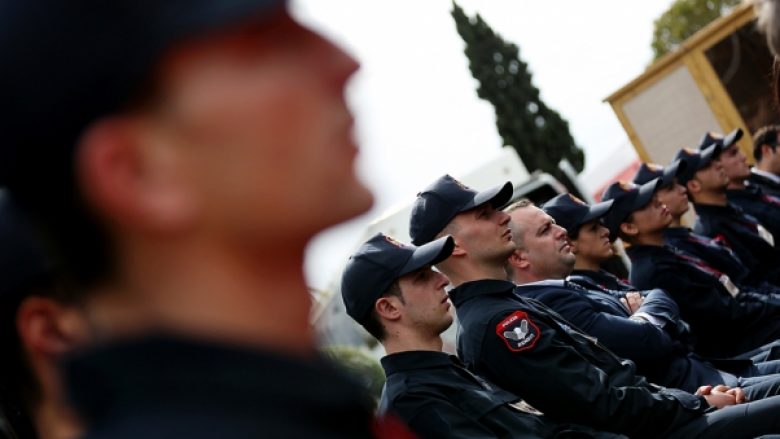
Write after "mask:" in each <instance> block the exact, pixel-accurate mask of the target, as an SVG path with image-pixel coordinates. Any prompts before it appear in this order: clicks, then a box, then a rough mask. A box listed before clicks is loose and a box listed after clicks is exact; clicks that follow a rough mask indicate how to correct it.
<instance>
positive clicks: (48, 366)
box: [0, 191, 88, 439]
mask: <svg viewBox="0 0 780 439" xmlns="http://www.w3.org/2000/svg"><path fill="white" fill-rule="evenodd" d="M27 221H28V218H26V217H25V215H24V214H23V213H22V212H19V211H18V209H16V208H15V206H14V205H13V203H12V201H11V200H10V197H9V196H8V194H7V193H6V192H5V191H0V352H2V358H3V360H2V361H0V413H1V414H2V416H3V417H4V418H5V420H6V421H7V427H8V430H9V431H8V432H7V433H6V434H7V437H9V438H23V439H27V438H38V439H75V438H76V437H78V436H79V434H80V432H81V423H80V422H79V421H78V420H77V418H76V416H75V415H74V413H73V410H72V409H71V408H70V406H69V404H68V403H67V401H66V398H65V395H64V391H63V388H62V381H61V379H60V374H59V372H58V370H57V363H56V362H57V360H59V359H60V358H61V357H62V356H63V355H65V354H66V353H67V352H70V351H72V350H74V349H76V348H77V347H78V346H80V345H83V344H84V343H86V342H87V338H88V337H87V334H88V331H87V328H86V319H85V316H84V312H83V309H82V307H81V303H80V301H79V300H78V298H77V297H75V296H74V295H73V294H71V293H68V292H67V291H66V290H65V289H64V288H62V287H61V286H60V285H58V284H57V282H56V273H55V270H54V267H53V266H52V264H51V262H50V259H49V258H48V257H46V255H45V253H44V249H43V246H42V243H41V241H40V239H39V238H38V237H37V236H36V235H35V233H34V231H33V230H32V228H31V226H30V225H29V224H27ZM1 431H2V429H0V432H1ZM0 437H6V436H3V435H2V434H0Z"/></svg>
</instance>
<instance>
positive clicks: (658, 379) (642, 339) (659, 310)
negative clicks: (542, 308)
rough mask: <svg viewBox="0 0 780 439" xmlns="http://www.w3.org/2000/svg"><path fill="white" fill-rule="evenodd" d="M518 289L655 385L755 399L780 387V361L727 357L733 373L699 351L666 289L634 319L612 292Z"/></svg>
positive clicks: (554, 285) (571, 287)
mask: <svg viewBox="0 0 780 439" xmlns="http://www.w3.org/2000/svg"><path fill="white" fill-rule="evenodd" d="M581 277H583V276H582V272H581V274H580V278H581ZM517 292H518V293H519V294H522V295H523V296H524V297H529V298H533V299H536V300H538V301H540V302H542V303H544V304H545V305H547V306H549V307H550V308H552V309H554V310H555V311H556V312H557V313H558V314H560V315H561V316H563V318H565V319H566V320H568V321H569V322H571V323H573V324H575V325H576V326H577V327H578V328H579V329H581V330H583V331H584V332H586V333H587V334H589V335H592V336H593V337H596V339H598V341H599V342H600V343H601V344H603V345H604V346H606V347H607V348H609V349H610V350H612V352H614V353H615V354H617V355H618V356H620V357H623V358H628V359H629V360H631V361H633V362H634V363H636V365H637V372H638V373H639V374H641V375H644V376H645V377H647V379H648V380H650V381H651V382H653V383H657V384H661V385H664V386H667V387H676V388H678V389H683V390H686V391H688V392H695V391H696V389H698V388H699V387H701V386H704V385H708V384H709V385H718V384H726V385H729V386H734V387H737V386H739V387H742V388H743V389H744V390H745V393H746V394H747V396H748V399H750V400H751V401H755V400H758V399H762V398H766V397H769V396H774V395H777V394H778V392H779V391H780V375H777V373H778V372H780V361H773V362H767V363H762V364H760V365H758V366H756V365H754V364H753V362H752V361H749V360H722V361H721V362H720V364H719V366H721V367H723V366H724V365H728V366H729V367H730V369H729V370H730V371H732V372H734V374H732V373H729V372H726V371H721V370H718V368H717V367H716V366H714V365H713V364H712V363H709V362H707V361H706V360H705V359H703V358H701V357H700V356H698V355H696V354H695V353H693V352H692V351H691V348H690V347H689V346H688V344H687V340H686V337H685V335H683V336H680V335H678V330H677V324H678V323H679V320H680V319H679V312H678V310H677V305H676V304H675V303H674V301H673V300H672V299H671V298H669V296H667V295H666V293H664V292H663V291H661V290H650V291H646V292H645V293H646V294H645V295H644V301H643V302H642V305H641V306H640V308H639V309H638V310H637V312H636V313H634V314H633V317H632V314H631V313H630V312H629V310H628V309H627V308H626V307H625V305H623V304H622V303H621V302H620V301H619V300H618V299H616V298H615V297H613V296H612V295H611V294H608V293H605V292H603V291H601V290H597V289H586V288H584V287H582V286H580V285H578V284H575V283H573V282H570V281H559V280H558V281H556V280H550V281H543V282H534V283H530V284H524V285H521V287H520V288H518V289H517ZM638 316H642V317H638ZM649 320H652V323H651V321H649ZM769 374H775V375H769ZM755 377H759V378H755Z"/></svg>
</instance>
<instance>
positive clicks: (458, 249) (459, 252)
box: [450, 239, 466, 257]
mask: <svg viewBox="0 0 780 439" xmlns="http://www.w3.org/2000/svg"><path fill="white" fill-rule="evenodd" d="M453 242H455V246H454V247H452V253H451V254H450V257H452V256H463V255H465V254H466V249H465V248H463V246H461V245H460V243H459V242H458V240H457V239H453Z"/></svg>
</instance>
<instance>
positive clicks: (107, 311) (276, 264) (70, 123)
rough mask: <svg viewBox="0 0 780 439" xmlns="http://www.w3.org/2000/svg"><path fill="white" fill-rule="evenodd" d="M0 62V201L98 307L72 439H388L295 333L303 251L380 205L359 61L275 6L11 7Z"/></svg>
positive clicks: (76, 367)
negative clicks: (356, 167) (360, 123)
mask: <svg viewBox="0 0 780 439" xmlns="http://www.w3.org/2000/svg"><path fill="white" fill-rule="evenodd" d="M0 60H2V62H3V65H6V66H13V68H8V69H2V71H0V85H1V86H0V96H2V98H3V100H4V102H9V103H13V104H12V105H9V106H8V107H7V108H5V109H4V110H3V112H2V115H1V116H2V117H0V126H1V127H2V132H3V142H2V145H0V183H3V184H7V186H8V188H9V189H10V191H11V192H12V194H13V195H14V198H15V200H17V201H18V202H19V203H20V204H21V205H23V207H24V208H25V209H27V210H29V212H30V213H31V214H32V215H33V216H34V217H35V218H34V219H35V222H36V223H38V224H40V225H41V228H42V229H43V232H44V233H45V234H46V236H47V239H48V240H49V241H50V242H51V245H52V247H53V248H54V251H55V252H56V255H57V256H58V257H59V258H58V260H57V263H58V264H60V263H61V264H63V265H62V266H63V267H64V269H65V274H66V275H67V279H66V280H67V281H68V283H69V284H71V285H73V286H74V287H75V288H74V291H76V292H79V293H80V294H84V295H89V296H90V301H91V302H92V311H91V312H90V315H89V316H88V319H89V325H90V328H91V330H92V334H93V336H94V337H95V339H96V340H98V341H99V343H98V346H94V347H92V348H90V349H85V350H84V351H82V352H79V353H78V354H76V355H74V356H73V358H72V359H71V360H70V361H68V362H67V364H66V365H65V370H64V376H65V379H66V383H67V386H68V390H69V399H70V401H72V402H73V403H74V405H75V406H76V408H77V409H78V411H79V415H80V416H81V418H82V419H84V420H85V421H86V424H87V425H86V428H87V433H86V434H85V437H87V438H103V437H111V438H117V437H144V438H171V437H187V438H196V439H197V438H214V437H225V438H232V437H310V438H366V437H374V436H375V435H378V434H389V435H391V436H393V437H402V436H401V435H400V434H393V433H392V432H388V430H387V429H383V428H375V425H374V419H373V414H372V413H371V409H370V404H369V401H368V398H367V397H366V396H365V395H364V394H363V392H362V391H361V389H360V387H359V386H358V385H357V384H356V383H353V382H352V380H350V379H348V378H347V377H345V376H344V375H343V374H342V373H341V372H340V371H337V370H336V369H335V368H334V367H333V366H332V365H331V364H329V363H328V362H326V361H325V360H323V359H322V358H321V357H320V356H319V355H318V353H317V347H316V341H315V336H314V330H313V328H312V327H311V325H310V323H309V315H310V308H311V297H310V294H309V291H308V289H307V287H306V282H305V279H304V275H303V255H304V250H305V248H306V245H307V243H308V242H309V240H310V239H311V238H312V237H313V236H314V235H315V234H317V233H318V232H319V231H321V230H323V229H325V228H326V227H328V226H331V225H334V224H337V223H339V222H342V221H344V220H346V219H349V218H352V217H354V216H356V215H358V214H360V213H362V212H365V211H366V210H368V209H369V207H370V206H371V203H372V196H371V194H370V192H369V191H368V190H367V189H366V187H364V186H363V184H361V183H360V182H359V181H358V179H357V177H356V176H355V174H354V172H353V164H354V161H355V157H356V154H357V148H356V145H355V143H354V140H353V138H352V127H353V117H352V115H351V113H350V111H349V109H348V107H347V104H346V102H345V96H344V93H345V87H346V84H347V82H348V80H349V78H350V77H351V76H352V74H353V73H354V72H355V71H356V70H357V68H358V64H357V62H356V61H355V60H354V59H352V58H351V57H350V56H349V55H347V54H346V53H344V52H343V51H341V50H340V49H338V48H337V47H335V46H334V45H333V44H332V43H331V42H329V41H328V40H326V39H324V38H323V37H321V36H320V35H318V34H316V33H314V32H312V31H310V30H308V29H306V28H304V27H302V26H301V25H300V24H298V23H297V22H296V21H295V20H293V19H292V18H291V17H290V15H289V14H288V12H287V5H286V2H285V1H283V0H231V1H225V0H166V1H162V2H160V1H151V0H114V1H110V2H95V1H91V0H72V1H67V2H62V1H59V0H43V1H39V2H28V1H24V0H9V1H5V2H2V4H0ZM312 210H314V211H317V214H316V215H312V214H311V212H312Z"/></svg>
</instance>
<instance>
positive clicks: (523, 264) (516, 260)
mask: <svg viewBox="0 0 780 439" xmlns="http://www.w3.org/2000/svg"><path fill="white" fill-rule="evenodd" d="M507 262H508V263H509V265H510V266H512V268H514V269H516V270H527V269H528V268H529V267H530V266H531V261H529V260H528V252H527V251H526V250H522V249H519V248H518V249H515V251H513V252H512V254H511V255H509V260H508V261H507Z"/></svg>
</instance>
